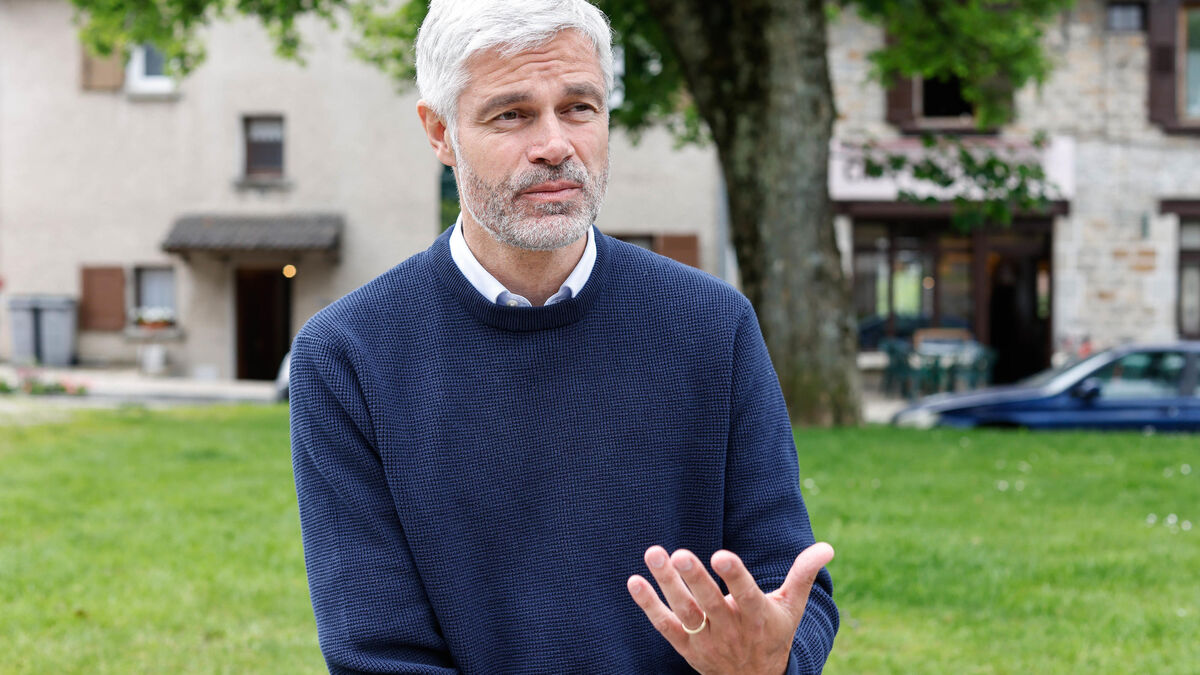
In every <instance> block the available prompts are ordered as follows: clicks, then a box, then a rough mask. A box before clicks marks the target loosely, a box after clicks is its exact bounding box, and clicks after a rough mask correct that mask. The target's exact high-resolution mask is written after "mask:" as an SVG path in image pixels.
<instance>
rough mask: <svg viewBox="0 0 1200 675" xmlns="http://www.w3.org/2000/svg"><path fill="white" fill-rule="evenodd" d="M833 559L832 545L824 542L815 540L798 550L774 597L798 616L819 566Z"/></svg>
mask: <svg viewBox="0 0 1200 675" xmlns="http://www.w3.org/2000/svg"><path fill="white" fill-rule="evenodd" d="M830 560H833V547H832V546H830V545H829V544H826V543H825V542H823V541H822V542H817V543H816V544H813V545H812V546H809V547H808V548H806V549H804V550H803V551H801V552H800V555H798V556H796V562H794V563H792V569H790V570H788V575H787V578H786V579H784V580H783V585H782V586H780V587H779V590H777V591H775V595H776V597H778V598H779V599H780V600H782V601H783V603H784V606H785V607H787V609H788V611H789V612H791V613H792V616H793V617H796V618H799V616H801V615H803V614H804V606H805V605H807V604H808V594H809V592H810V591H811V590H812V585H813V582H814V581H815V580H816V578H817V573H819V572H820V571H821V568H822V567H824V566H826V565H828V564H829V561H830Z"/></svg>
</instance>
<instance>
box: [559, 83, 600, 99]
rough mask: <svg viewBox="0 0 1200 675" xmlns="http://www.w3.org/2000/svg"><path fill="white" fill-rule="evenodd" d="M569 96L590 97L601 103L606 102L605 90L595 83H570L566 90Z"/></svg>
mask: <svg viewBox="0 0 1200 675" xmlns="http://www.w3.org/2000/svg"><path fill="white" fill-rule="evenodd" d="M564 93H565V94H566V95H567V96H569V97H580V98H590V99H593V100H595V101H597V102H599V103H604V99H605V96H604V92H603V91H600V88H599V87H597V86H596V85H594V84H588V83H582V84H568V85H567V89H566V91H565V92H564Z"/></svg>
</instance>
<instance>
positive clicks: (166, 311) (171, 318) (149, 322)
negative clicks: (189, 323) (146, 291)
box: [134, 307, 175, 327]
mask: <svg viewBox="0 0 1200 675" xmlns="http://www.w3.org/2000/svg"><path fill="white" fill-rule="evenodd" d="M134 317H135V318H134V322H135V323H137V325H139V326H152V327H161V326H173V325H175V310H173V309H171V308H170V307H139V308H138V309H137V312H135V314H134Z"/></svg>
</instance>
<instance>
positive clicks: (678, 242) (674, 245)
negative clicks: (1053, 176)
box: [654, 234, 700, 267]
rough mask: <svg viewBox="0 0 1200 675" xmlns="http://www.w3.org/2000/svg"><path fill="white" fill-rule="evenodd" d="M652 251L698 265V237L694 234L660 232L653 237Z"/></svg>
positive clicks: (678, 260) (693, 265)
mask: <svg viewBox="0 0 1200 675" xmlns="http://www.w3.org/2000/svg"><path fill="white" fill-rule="evenodd" d="M654 252H655V253H658V254H661V255H665V256H667V257H668V258H670V259H672V260H675V261H677V262H681V263H683V264H684V265H691V266H692V267H700V238H699V237H697V236H696V235H694V234H660V235H656V236H655V237H654Z"/></svg>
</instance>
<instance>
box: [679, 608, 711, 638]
mask: <svg viewBox="0 0 1200 675" xmlns="http://www.w3.org/2000/svg"><path fill="white" fill-rule="evenodd" d="M679 625H680V626H681V627H682V628H683V632H685V633H687V634H688V635H695V634H696V633H699V632H700V631H702V630H704V628H705V627H706V626H708V613H707V612H705V613H704V620H703V621H701V622H700V625H699V626H696V627H695V628H688V627H687V626H684V625H683V622H682V621H680V622H679Z"/></svg>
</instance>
